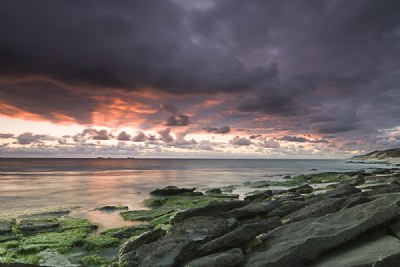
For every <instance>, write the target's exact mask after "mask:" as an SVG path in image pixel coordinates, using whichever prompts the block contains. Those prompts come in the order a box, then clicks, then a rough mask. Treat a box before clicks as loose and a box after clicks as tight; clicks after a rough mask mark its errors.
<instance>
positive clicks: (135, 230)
mask: <svg viewBox="0 0 400 267" xmlns="http://www.w3.org/2000/svg"><path fill="white" fill-rule="evenodd" d="M151 228H152V227H150V226H148V225H139V226H125V227H121V228H113V229H108V230H106V231H103V232H101V233H100V235H107V236H110V237H115V238H118V239H124V238H130V237H133V236H138V235H141V234H143V233H144V232H147V231H149V230H150V229H151Z"/></svg>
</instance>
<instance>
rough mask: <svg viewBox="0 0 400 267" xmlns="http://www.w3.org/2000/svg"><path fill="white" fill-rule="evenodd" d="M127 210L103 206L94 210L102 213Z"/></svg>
mask: <svg viewBox="0 0 400 267" xmlns="http://www.w3.org/2000/svg"><path fill="white" fill-rule="evenodd" d="M127 209H129V208H128V206H103V207H100V208H96V209H95V210H99V211H102V212H114V211H117V210H127Z"/></svg>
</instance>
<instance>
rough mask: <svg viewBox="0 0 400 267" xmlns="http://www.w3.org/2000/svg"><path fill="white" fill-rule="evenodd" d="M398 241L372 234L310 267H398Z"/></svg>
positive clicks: (380, 234) (330, 253)
mask: <svg viewBox="0 0 400 267" xmlns="http://www.w3.org/2000/svg"><path fill="white" fill-rule="evenodd" d="M399 263H400V240H398V239H397V238H395V237H393V236H389V235H385V234H383V233H373V234H370V235H367V236H365V237H362V238H360V239H357V240H355V241H353V242H350V243H348V244H345V245H344V246H340V247H338V248H337V249H334V250H333V251H331V252H329V253H328V254H325V255H323V256H322V257H320V258H317V260H316V261H315V262H314V263H312V264H311V265H310V267H337V266H363V267H364V266H365V267H389V266H399Z"/></svg>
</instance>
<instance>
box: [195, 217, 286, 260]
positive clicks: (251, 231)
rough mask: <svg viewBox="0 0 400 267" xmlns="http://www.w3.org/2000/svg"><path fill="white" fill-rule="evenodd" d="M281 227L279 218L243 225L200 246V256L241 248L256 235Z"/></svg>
mask: <svg viewBox="0 0 400 267" xmlns="http://www.w3.org/2000/svg"><path fill="white" fill-rule="evenodd" d="M281 225H282V224H281V221H280V219H279V217H273V218H270V219H267V220H263V221H260V222H255V223H249V224H244V225H242V226H239V227H238V228H236V229H235V230H233V231H232V232H229V233H227V234H225V235H223V236H221V237H218V238H216V239H214V240H212V241H210V242H208V243H206V244H204V245H202V246H201V247H199V252H200V254H203V255H206V254H209V253H212V252H215V251H218V250H221V249H228V248H235V247H242V246H244V245H245V243H246V242H248V241H250V240H252V239H253V238H254V237H256V236H257V235H259V234H262V233H266V232H268V231H270V230H272V229H274V228H277V227H279V226H281Z"/></svg>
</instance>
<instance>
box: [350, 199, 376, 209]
mask: <svg viewBox="0 0 400 267" xmlns="http://www.w3.org/2000/svg"><path fill="white" fill-rule="evenodd" d="M371 200H372V199H370V198H368V197H365V196H355V197H350V198H349V199H347V200H346V201H345V202H344V203H343V208H344V209H348V208H351V207H354V206H356V205H359V204H364V203H367V202H369V201H371Z"/></svg>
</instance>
